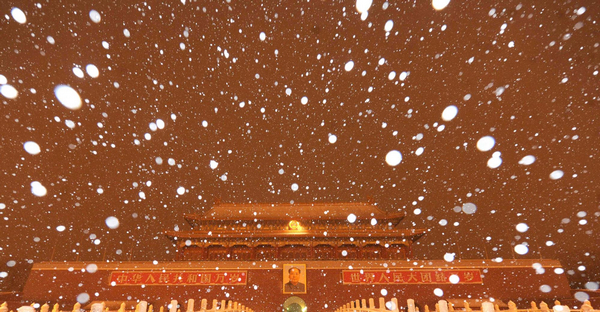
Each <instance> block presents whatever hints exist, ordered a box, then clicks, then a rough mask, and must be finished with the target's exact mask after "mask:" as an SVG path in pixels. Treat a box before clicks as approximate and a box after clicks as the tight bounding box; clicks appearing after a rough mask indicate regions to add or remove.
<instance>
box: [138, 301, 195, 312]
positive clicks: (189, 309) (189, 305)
mask: <svg viewBox="0 0 600 312" xmlns="http://www.w3.org/2000/svg"><path fill="white" fill-rule="evenodd" d="M185 311H186V312H194V299H188V301H187V309H186V310H185ZM140 312H141V311H140Z"/></svg>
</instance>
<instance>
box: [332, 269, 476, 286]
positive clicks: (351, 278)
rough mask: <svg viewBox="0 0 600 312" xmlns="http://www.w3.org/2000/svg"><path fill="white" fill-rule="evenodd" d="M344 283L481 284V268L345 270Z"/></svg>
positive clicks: (343, 273)
mask: <svg viewBox="0 0 600 312" xmlns="http://www.w3.org/2000/svg"><path fill="white" fill-rule="evenodd" d="M342 279H343V282H344V284H356V285H364V284H481V283H483V281H482V280H481V272H480V271H479V270H414V271H411V270H344V271H342Z"/></svg>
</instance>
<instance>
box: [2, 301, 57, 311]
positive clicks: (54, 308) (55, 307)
mask: <svg viewBox="0 0 600 312" xmlns="http://www.w3.org/2000/svg"><path fill="white" fill-rule="evenodd" d="M59 309H60V306H59V305H58V303H55V304H54V306H53V307H52V312H58V310H59ZM0 312H1V311H0Z"/></svg>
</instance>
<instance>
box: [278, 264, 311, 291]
mask: <svg viewBox="0 0 600 312" xmlns="http://www.w3.org/2000/svg"><path fill="white" fill-rule="evenodd" d="M292 268H295V269H297V270H299V271H300V278H299V280H298V283H297V284H296V285H292V281H290V270H291V269H292ZM282 277H283V285H282V287H281V289H282V291H283V293H284V294H306V289H307V288H308V285H307V283H306V264H297V263H294V264H291V263H290V264H284V265H283V272H282Z"/></svg>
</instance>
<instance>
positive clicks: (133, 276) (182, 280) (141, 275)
mask: <svg viewBox="0 0 600 312" xmlns="http://www.w3.org/2000/svg"><path fill="white" fill-rule="evenodd" d="M246 277H247V273H246V271H198V272H166V273H165V272H151V271H145V272H144V271H133V272H112V273H110V285H112V286H129V285H146V286H152V285H246Z"/></svg>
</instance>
